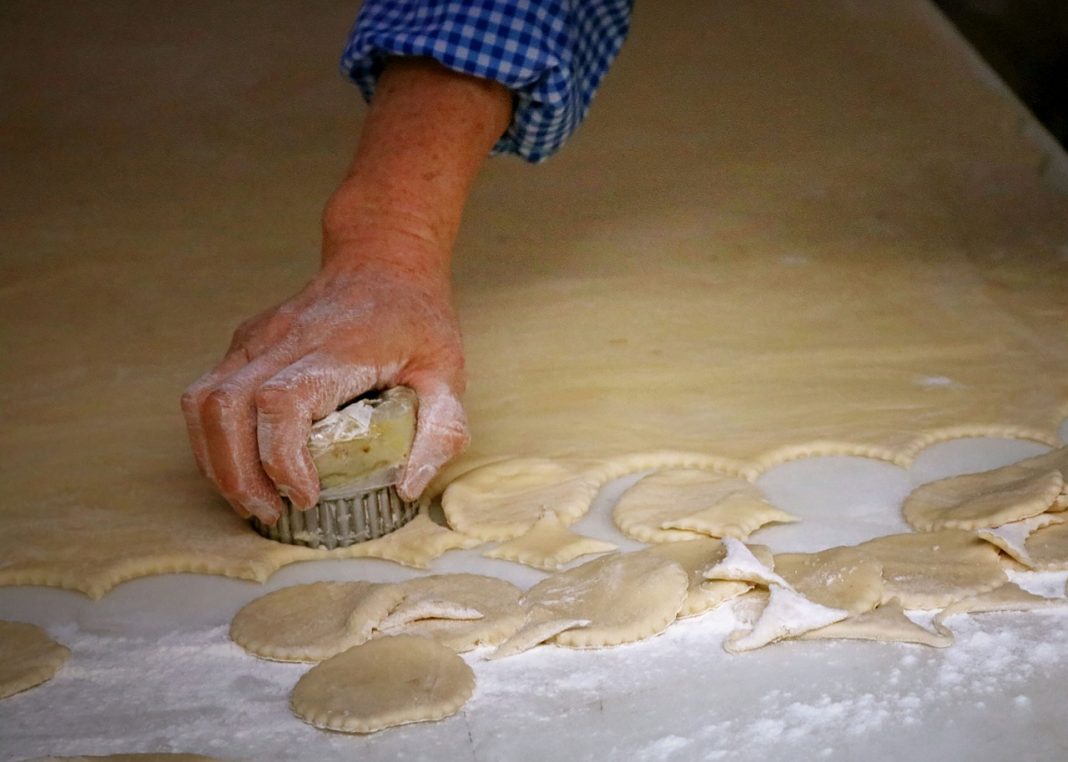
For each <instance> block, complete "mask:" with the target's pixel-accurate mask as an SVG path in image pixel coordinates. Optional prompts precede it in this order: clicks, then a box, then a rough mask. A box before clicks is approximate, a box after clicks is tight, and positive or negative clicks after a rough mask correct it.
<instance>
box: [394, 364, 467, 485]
mask: <svg viewBox="0 0 1068 762" xmlns="http://www.w3.org/2000/svg"><path fill="white" fill-rule="evenodd" d="M408 383H409V384H410V385H411V387H412V388H413V389H415V392H416V394H417V395H418V396H419V416H418V421H417V424H416V430H415V442H413V443H412V452H411V454H410V455H409V456H408V466H407V468H405V470H404V477H403V478H402V479H401V483H400V484H399V485H398V487H397V491H398V492H399V493H400V496H401V497H402V498H403V499H405V500H415V499H417V498H418V497H419V495H421V494H422V493H423V490H425V489H426V486H427V485H428V484H429V483H430V480H431V479H433V478H434V475H435V474H436V473H437V472H438V469H439V468H441V467H442V466H443V465H445V464H446V463H447V462H448V461H450V460H452V458H454V457H456V456H457V455H459V454H460V453H461V452H462V451H463V450H464V448H465V447H467V443H468V442H469V441H470V436H469V435H468V432H467V417H466V416H465V415H464V409H463V405H462V404H461V403H460V399H459V397H458V395H457V394H456V393H455V392H453V390H452V388H453V387H452V386H450V384H448V383H447V382H445V381H444V380H442V379H441V378H439V377H436V376H433V377H428V378H418V379H410V380H409V381H408Z"/></svg>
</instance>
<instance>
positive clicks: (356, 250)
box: [182, 58, 512, 523]
mask: <svg viewBox="0 0 1068 762" xmlns="http://www.w3.org/2000/svg"><path fill="white" fill-rule="evenodd" d="M511 112H512V97H511V94H510V93H509V92H508V90H506V89H505V88H504V87H503V86H502V85H499V84H497V83H496V82H490V81H488V80H482V79H479V78H476V77H471V76H468V75H465V74H459V73H457V72H453V71H451V70H449V69H446V68H445V67H443V66H441V65H439V64H437V63H436V62H434V61H431V60H426V59H419V58H396V59H392V58H391V59H389V60H388V61H387V63H386V65H385V68H384V70H383V72H382V76H381V78H380V79H379V82H378V88H377V90H376V92H375V97H374V100H373V101H372V103H371V109H370V111H369V112H368V115H367V119H366V121H365V122H364V126H363V133H362V135H361V138H360V142H359V146H358V147H357V150H356V156H355V158H354V159H353V163H352V167H351V168H350V170H349V174H348V176H347V178H346V179H345V181H344V182H343V183H342V184H341V187H340V188H339V189H338V190H337V191H336V192H335V193H334V195H333V196H332V197H331V199H330V201H329V202H328V203H327V206H326V210H325V214H324V217H323V267H322V270H321V271H320V273H319V275H317V276H316V277H315V278H314V279H313V280H312V282H311V283H309V284H308V285H307V286H306V287H305V288H304V290H303V291H301V292H300V293H299V294H297V295H296V296H295V297H293V298H292V299H290V300H289V301H287V302H284V303H282V304H280V305H279V306H277V307H275V308H274V309H271V310H268V311H267V312H264V313H263V314H261V315H259V316H257V317H255V318H253V319H252V320H250V321H248V322H247V323H245V324H244V325H242V326H241V327H240V328H238V329H237V332H236V333H235V334H234V340H233V342H232V343H231V345H230V349H229V351H228V352H227V353H226V356H225V357H224V358H223V360H222V362H221V363H219V365H218V366H217V367H216V368H215V369H214V370H212V371H211V372H210V373H208V374H207V375H205V376H204V377H202V378H201V379H200V380H199V381H197V382H196V383H194V384H193V385H192V386H191V387H189V389H188V390H187V391H186V393H185V395H184V396H183V397H182V410H183V411H184V413H185V418H186V424H187V426H188V428H189V436H190V439H191V440H192V442H193V452H194V454H195V455H196V459H197V463H198V464H199V466H200V470H201V471H202V472H203V473H204V474H205V475H206V476H207V477H208V478H209V479H211V480H212V481H213V482H214V483H215V485H216V486H217V487H218V488H219V491H220V492H222V494H223V496H224V497H226V499H227V500H229V501H230V504H231V505H232V506H233V507H234V509H235V510H236V511H237V512H238V513H239V514H241V515H242V516H248V515H250V514H255V515H256V516H258V517H259V518H260V519H263V520H264V521H267V522H269V523H271V522H273V521H274V520H275V519H276V518H277V517H278V515H279V512H280V511H281V509H282V501H281V499H280V498H279V496H278V493H279V492H281V493H283V494H286V495H288V496H289V497H290V499H291V500H292V501H293V502H294V503H295V504H296V505H297V506H300V507H303V508H307V507H310V506H312V505H314V504H315V502H316V500H317V499H318V497H319V480H318V475H317V473H316V471H315V467H314V465H313V463H312V460H311V456H310V454H309V453H308V448H307V440H308V434H309V431H310V429H311V424H312V421H314V420H318V419H319V418H322V417H324V416H326V415H328V414H329V413H330V412H332V411H333V410H335V409H336V408H337V407H338V406H339V405H341V404H343V403H345V402H348V401H349V400H351V399H352V398H354V397H356V396H358V395H359V394H361V393H362V392H365V391H367V390H369V389H375V388H386V387H391V386H397V385H401V384H403V385H406V386H410V387H411V388H412V389H414V390H415V392H416V394H417V395H418V397H419V413H418V418H417V422H416V432H415V441H414V442H413V444H412V451H411V453H410V455H409V456H408V464H407V467H406V469H405V472H404V475H403V477H402V480H401V483H400V484H399V485H398V490H399V492H400V494H401V497H404V498H406V499H409V500H412V499H415V498H416V497H418V496H419V494H420V493H421V492H422V491H423V489H425V488H426V485H427V484H428V483H429V482H430V480H431V479H432V478H433V476H434V474H435V473H436V472H437V470H438V469H439V468H440V467H441V466H442V465H443V464H444V463H445V462H446V461H448V460H449V459H450V458H452V457H453V456H455V455H456V454H458V453H459V452H460V451H461V450H463V448H464V447H465V446H466V445H467V440H468V435H467V425H466V422H465V420H464V412H463V407H462V406H461V405H460V395H461V394H462V392H463V387H464V374H463V350H462V349H461V346H460V332H459V329H458V328H457V324H456V317H455V315H454V314H453V311H452V306H451V301H450V293H449V260H450V259H451V256H452V246H453V243H454V241H455V240H456V233H457V230H458V229H459V226H460V215H461V213H462V211H463V207H464V202H465V201H466V199H467V194H468V191H469V189H470V187H471V183H472V182H473V181H474V178H475V175H476V174H477V172H478V169H479V167H480V166H481V165H482V163H483V162H484V161H485V159H486V156H487V154H488V153H489V150H490V148H491V147H492V146H493V144H494V143H495V142H496V140H497V138H499V137H500V135H501V134H502V133H503V132H504V130H505V129H506V128H507V126H508V124H509V122H510V120H511Z"/></svg>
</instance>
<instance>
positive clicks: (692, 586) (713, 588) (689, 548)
mask: <svg viewBox="0 0 1068 762" xmlns="http://www.w3.org/2000/svg"><path fill="white" fill-rule="evenodd" d="M749 549H750V551H751V552H752V553H753V555H754V556H756V557H757V558H759V559H760V560H761V561H762V562H764V563H771V559H772V555H771V551H770V550H768V549H767V548H766V547H765V546H763V545H752V546H750V548H749ZM639 552H640V553H649V554H651V555H655V556H659V557H661V558H666V559H668V560H670V561H674V562H675V563H677V564H678V565H679V566H681V567H682V569H683V571H685V572H686V575H687V577H688V579H689V587H688V588H687V591H686V600H685V601H684V602H683V604H682V609H681V610H680V611H679V614H678V617H679V619H683V618H685V617H691V616H696V615H698V614H703V613H704V612H706V611H710V610H711V609H714V608H715V607H716V606H719V605H720V604H722V603H725V602H726V601H729V600H731V599H733V598H737V597H738V596H739V595H743V594H744V593H747V592H749V591H750V590H752V588H753V586H752V585H751V584H750V583H748V582H737V581H730V580H721V581H716V582H710V581H708V580H706V579H705V577H704V574H703V572H704V570H705V569H707V568H708V567H709V566H712V565H715V564H716V563H718V562H719V561H721V560H722V559H723V558H724V557H725V556H726V555H727V549H726V547H724V545H723V543H722V542H720V541H719V540H717V539H715V538H712V537H705V538H702V539H700V540H684V541H682V542H666V543H662V544H660V545H654V546H653V547H651V548H647V549H646V550H642V551H639Z"/></svg>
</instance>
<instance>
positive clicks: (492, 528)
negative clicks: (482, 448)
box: [441, 458, 608, 541]
mask: <svg viewBox="0 0 1068 762" xmlns="http://www.w3.org/2000/svg"><path fill="white" fill-rule="evenodd" d="M607 478H608V471H607V469H606V468H605V467H604V466H601V467H591V466H588V465H581V464H577V463H572V462H569V461H563V460H550V459H546V458H512V459H510V460H504V461H500V462H498V463H491V464H489V465H486V466H481V467H480V468H476V469H474V470H473V471H469V472H468V473H466V474H464V475H463V476H461V477H460V478H459V479H457V480H456V481H454V482H453V483H452V484H450V485H449V486H448V488H447V489H446V490H445V493H444V494H443V495H442V497H441V507H442V510H444V511H445V517H446V518H447V519H448V521H449V526H451V527H452V528H453V529H455V530H457V531H458V532H462V533H464V534H467V535H470V536H472V537H477V538H478V539H480V540H498V541H504V540H511V539H512V538H514V537H518V536H519V535H521V534H523V533H524V532H526V531H527V530H529V529H530V528H531V527H532V526H533V525H534V523H535V522H536V521H537V520H538V519H539V518H540V517H541V515H542V514H543V513H544V512H545V511H553V512H554V513H556V515H557V517H558V518H559V519H560V520H561V521H562V522H563V523H564V524H565V525H566V524H572V523H574V522H575V521H576V520H578V519H579V518H580V517H581V516H582V515H583V514H584V513H586V511H587V510H589V508H590V504H591V503H592V502H593V498H594V497H595V496H596V495H597V491H598V490H599V489H600V488H601V485H602V484H603V483H604V482H605V481H606V479H607Z"/></svg>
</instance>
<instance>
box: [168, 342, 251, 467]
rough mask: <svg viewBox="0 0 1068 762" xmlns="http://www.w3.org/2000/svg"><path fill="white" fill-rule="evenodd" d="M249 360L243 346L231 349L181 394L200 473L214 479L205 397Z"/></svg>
mask: <svg viewBox="0 0 1068 762" xmlns="http://www.w3.org/2000/svg"><path fill="white" fill-rule="evenodd" d="M247 364H248V357H247V355H246V354H245V352H244V350H242V349H240V348H238V349H232V350H231V351H230V352H228V353H227V354H226V357H224V358H223V360H222V362H220V363H219V364H218V365H216V366H215V367H214V368H213V369H212V370H210V371H208V372H207V373H205V374H204V375H203V376H201V377H200V378H198V379H197V380H196V381H194V382H193V383H192V384H190V385H189V388H187V389H186V390H185V394H183V395H182V415H183V416H184V417H185V427H186V430H187V431H188V432H189V443H190V444H191V445H192V447H193V457H194V458H196V461H197V468H198V469H200V473H202V474H203V475H204V476H206V477H208V478H209V479H214V478H215V476H214V471H213V470H212V468H211V458H210V457H209V456H208V440H207V437H205V436H204V424H203V421H202V420H201V410H202V409H203V407H204V400H205V399H206V398H207V396H208V394H210V393H211V392H212V391H213V390H214V389H215V387H216V386H218V385H219V383H220V382H221V381H223V380H224V379H225V378H227V377H228V376H230V375H232V374H233V373H236V372H237V371H239V370H240V369H241V368H243V367H244V366H245V365H247Z"/></svg>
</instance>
